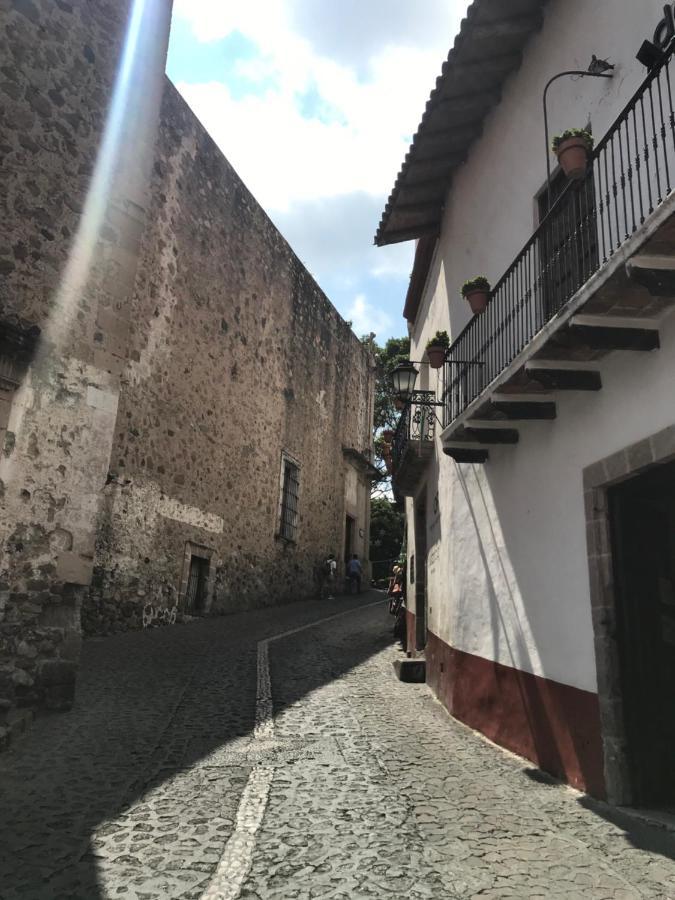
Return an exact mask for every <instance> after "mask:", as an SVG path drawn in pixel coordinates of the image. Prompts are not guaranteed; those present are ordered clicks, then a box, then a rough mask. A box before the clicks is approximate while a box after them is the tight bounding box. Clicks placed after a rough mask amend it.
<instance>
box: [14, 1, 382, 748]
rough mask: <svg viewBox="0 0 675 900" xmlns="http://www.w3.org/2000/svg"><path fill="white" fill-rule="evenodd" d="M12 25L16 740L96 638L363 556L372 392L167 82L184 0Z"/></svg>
mask: <svg viewBox="0 0 675 900" xmlns="http://www.w3.org/2000/svg"><path fill="white" fill-rule="evenodd" d="M0 9H2V18H1V19H0V153H2V155H3V169H4V172H6V173H8V177H3V179H2V180H1V181H0V197H2V200H3V204H4V208H5V210H6V215H5V216H4V217H2V218H0V438H2V441H3V448H2V451H1V453H0V746H1V745H2V743H3V742H4V741H5V739H6V736H7V728H8V726H11V725H12V724H15V723H16V722H17V721H19V722H20V721H21V720H22V718H24V714H23V713H22V712H21V710H22V709H24V710H25V709H31V708H36V707H47V708H61V709H63V708H67V707H68V706H69V705H70V704H71V703H72V700H73V693H74V684H75V672H76V667H77V659H78V655H79V646H80V641H81V633H82V631H83V630H84V632H85V633H106V632H110V631H115V630H120V629H129V628H141V627H144V626H147V625H150V624H156V623H164V622H167V623H170V622H174V621H179V620H180V619H181V618H182V617H183V615H184V614H186V613H194V612H196V611H198V612H199V613H200V614H202V613H209V612H213V613H222V612H228V611H231V610H235V609H241V608H247V607H250V606H254V605H260V604H273V603H280V602H283V601H285V600H289V599H292V598H301V597H306V596H308V595H310V594H312V593H313V592H314V591H315V590H316V581H315V575H316V568H317V564H318V563H319V561H320V560H323V559H324V558H325V556H326V555H327V553H329V552H331V551H333V552H335V553H336V554H337V555H338V558H342V556H343V552H344V540H345V516H346V515H349V516H351V517H352V519H353V523H354V524H353V531H354V534H355V537H354V549H355V550H356V551H357V552H359V553H360V554H361V555H362V556H364V555H365V554H366V548H367V546H368V544H367V541H368V515H369V509H368V491H367V485H368V472H369V470H368V462H367V456H368V453H369V450H370V444H371V433H370V422H371V421H372V402H373V401H372V391H373V382H372V372H371V360H370V358H369V356H368V354H367V353H366V352H365V350H364V349H363V347H362V346H361V344H360V342H359V341H358V340H357V338H356V337H355V335H354V334H353V333H352V332H351V330H350V328H349V326H348V325H347V323H345V322H344V321H343V320H342V319H341V318H340V316H339V315H338V313H337V312H336V311H335V309H334V308H333V307H332V306H331V304H330V303H329V302H328V300H327V298H326V297H325V296H324V295H323V293H322V292H321V291H320V289H319V288H318V286H317V285H316V284H315V282H314V281H313V280H312V278H311V277H310V276H309V274H308V273H307V271H306V270H305V269H304V267H303V266H302V264H301V263H300V262H299V260H298V259H297V257H296V256H295V255H294V254H293V252H292V250H291V249H290V247H289V246H288V244H287V243H286V242H285V241H284V239H283V238H282V236H281V235H280V234H279V233H278V231H277V230H276V229H275V228H274V226H273V225H272V223H271V222H270V221H269V219H268V218H267V216H266V215H265V213H264V212H263V210H262V209H261V208H260V206H259V205H258V204H257V203H256V201H255V200H254V199H253V197H252V196H251V194H250V193H249V192H248V191H247V189H246V188H245V187H244V185H243V184H242V183H241V181H240V180H239V178H238V177H237V175H236V174H235V173H234V171H233V170H232V168H231V167H230V166H229V164H228V163H227V161H226V160H225V159H224V157H223V156H222V154H221V153H220V151H219V150H218V149H217V148H216V147H215V145H214V144H213V142H212V141H211V139H210V138H209V137H208V135H207V134H206V133H205V131H204V129H203V128H202V127H201V126H200V125H199V123H198V122H197V120H196V119H195V117H194V115H193V114H192V113H191V112H190V110H189V109H188V107H187V106H186V105H185V103H184V102H183V101H182V100H181V99H180V97H179V96H178V94H177V93H176V91H175V90H174V88H173V87H172V86H171V85H170V84H169V83H168V82H167V81H166V78H165V76H164V62H165V54H166V45H167V42H168V30H169V21H170V12H171V3H170V0H159V2H153V3H148V4H135V5H134V6H133V7H132V6H130V4H129V3H128V2H127V0H124V2H122V0H115V2H112V0H68V2H66V0H0ZM130 9H133V10H135V15H136V16H140V18H132V19H131V20H130V22H128V21H127V14H128V12H129V10H130ZM127 29H128V33H129V34H131V35H132V38H133V39H130V40H128V41H126V42H125V40H124V35H125V30H127ZM125 47H126V48H127V51H126V52H128V48H130V47H136V48H137V55H136V57H135V58H129V57H127V58H126V63H127V64H128V65H129V66H131V78H130V79H129V81H128V83H129V84H130V85H132V86H133V89H132V90H131V91H129V92H128V93H126V94H125V93H124V92H123V91H121V90H120V87H119V85H117V82H116V73H117V71H118V70H119V68H120V60H121V59H122V56H123V54H124V53H125ZM116 85H117V86H116ZM158 123H159V130H158ZM129 148H133V152H131V153H130V152H128V150H129ZM355 451H357V452H355ZM364 452H365V456H364V455H359V454H364ZM282 454H286V456H287V457H288V458H291V459H293V460H295V461H296V462H297V464H298V465H299V467H300V497H299V506H298V520H297V525H298V527H297V534H296V535H295V540H294V541H287V540H284V539H282V538H280V537H279V536H278V532H279V503H280V490H281V473H282ZM347 473H352V474H350V475H349V477H348V474H347ZM354 482H356V486H357V487H356V491H355V490H354ZM191 573H192V578H191ZM188 597H193V598H194V597H196V598H197V599H198V601H199V602H197V601H196V600H194V599H193V601H192V602H190V601H189V600H188ZM196 607H198V609H197V608H196Z"/></svg>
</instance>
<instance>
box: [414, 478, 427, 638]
mask: <svg viewBox="0 0 675 900" xmlns="http://www.w3.org/2000/svg"><path fill="white" fill-rule="evenodd" d="M415 559H416V560H417V563H416V568H417V571H416V572H415V648H416V649H417V650H424V648H425V647H426V645H427V505H426V498H425V497H424V495H423V497H422V499H420V500H416V501H415Z"/></svg>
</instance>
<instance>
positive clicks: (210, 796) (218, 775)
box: [0, 595, 675, 900]
mask: <svg viewBox="0 0 675 900" xmlns="http://www.w3.org/2000/svg"><path fill="white" fill-rule="evenodd" d="M376 599H377V595H370V596H366V597H364V598H363V599H360V598H349V599H347V598H343V599H338V600H335V601H328V602H324V603H322V604H319V603H313V604H295V605H293V606H290V607H285V608H281V609H276V610H265V611H258V612H253V613H247V614H242V615H238V616H232V617H230V618H225V619H217V620H209V621H200V622H194V623H192V624H190V625H186V626H179V627H174V628H161V629H156V630H153V631H149V632H145V633H142V634H130V635H124V636H120V637H115V638H107V639H105V640H100V641H92V642H89V643H88V644H87V646H86V650H85V655H84V665H83V670H82V673H81V680H80V688H79V694H78V703H77V707H76V709H75V710H73V712H72V713H70V714H67V715H62V716H55V717H50V718H45V719H42V720H40V721H38V722H37V723H36V725H35V726H34V728H33V730H32V731H31V733H30V734H29V735H28V737H27V738H26V739H25V740H24V741H22V742H21V743H20V744H18V745H17V746H16V747H15V748H14V749H13V750H12V751H10V752H9V753H6V754H4V755H3V756H0V811H1V812H0V847H1V848H2V850H1V852H0V898H2V900H19V898H20V900H32V898H35V900H42V898H49V900H51V898H60V900H66V898H67V900H98V898H106V900H107V898H117V897H123V898H129V900H136V898H138V900H140V898H145V900H154V898H162V900H163V898H178V897H181V898H202V897H206V898H209V900H211V898H219V900H237V898H240V900H276V898H278V900H282V898H283V900H292V898H297V900H310V898H350V900H351V898H371V897H375V898H385V897H386V898H395V900H398V898H407V897H410V898H413V900H414V898H507V897H514V898H534V897H548V896H558V897H565V898H576V897H579V898H581V897H584V898H597V900H604V898H608V900H610V898H611V900H629V898H631V900H632V898H640V897H649V898H671V900H673V898H675V836H674V835H673V834H672V833H670V832H668V831H666V830H662V829H658V828H653V827H651V826H649V825H647V824H643V823H640V822H638V821H636V820H635V819H634V818H632V817H628V816H626V815H625V814H623V813H618V812H616V811H612V810H611V809H610V808H609V807H607V806H605V805H604V804H601V803H596V802H593V801H589V800H588V799H587V798H584V797H583V796H581V795H579V794H577V793H575V792H574V791H572V790H570V789H568V788H565V787H563V786H560V785H557V784H550V783H547V782H544V781H542V780H537V779H536V778H534V777H533V775H534V774H535V773H533V772H532V771H531V769H530V768H529V767H528V765H527V764H526V763H524V762H523V761H522V760H518V759H516V758H514V757H512V756H510V755H508V754H505V753H503V752H501V751H500V750H498V749H496V748H495V747H493V746H492V745H490V744H488V743H487V742H485V741H484V740H482V739H481V738H480V737H478V736H476V735H475V734H473V733H472V732H470V731H469V730H468V729H466V728H464V727H463V726H461V725H459V724H457V723H456V722H454V721H453V720H452V719H450V718H449V716H447V714H446V713H445V711H444V710H443V709H442V708H441V707H440V705H439V704H438V703H437V702H436V701H435V700H434V699H433V698H432V696H431V694H430V693H429V691H428V689H427V688H426V687H425V686H424V685H410V684H402V683H400V682H398V681H396V680H395V678H394V675H393V671H392V667H391V661H392V658H393V656H394V654H395V652H396V651H395V650H394V649H393V647H392V645H391V638H390V630H391V629H390V625H391V619H390V618H389V616H388V615H387V613H386V610H385V607H384V605H382V604H378V605H376V606H372V605H369V604H372V602H373V600H376ZM350 610H352V611H350ZM339 613H346V614H344V615H339V616H338V617H337V618H333V619H331V620H330V621H327V622H325V623H323V624H322V623H319V624H317V625H315V626H313V627H310V628H305V630H301V631H298V632H297V633H292V632H293V630H294V629H299V628H303V627H304V626H307V625H308V624H309V623H312V622H314V621H316V620H319V619H321V618H324V617H327V616H331V615H333V614H339ZM280 632H289V633H288V634H286V636H283V637H281V638H279V639H278V640H272V641H271V642H270V643H269V644H267V643H266V641H267V639H269V638H273V636H274V635H276V634H279V633H280ZM260 642H262V643H260ZM268 656H269V674H270V676H271V697H272V699H273V706H274V720H273V721H272V720H271V718H270V712H271V706H272V704H271V703H268V701H267V700H266V697H268V696H269V693H270V688H269V682H267V681H266V678H265V677H261V671H262V670H261V662H262V663H263V666H262V668H263V669H264V670H265V672H266V671H267V667H266V660H267V657H268ZM265 672H263V676H264V675H265ZM256 696H257V698H258V699H257V704H256ZM256 707H257V719H256Z"/></svg>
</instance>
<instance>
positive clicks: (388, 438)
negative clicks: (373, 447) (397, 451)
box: [382, 428, 394, 444]
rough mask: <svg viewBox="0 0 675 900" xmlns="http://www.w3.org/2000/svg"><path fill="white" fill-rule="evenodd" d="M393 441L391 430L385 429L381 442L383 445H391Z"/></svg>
mask: <svg viewBox="0 0 675 900" xmlns="http://www.w3.org/2000/svg"><path fill="white" fill-rule="evenodd" d="M393 439H394V432H393V431H392V430H391V428H385V429H384V431H383V432H382V440H383V441H384V443H385V444H391V442H392V441H393Z"/></svg>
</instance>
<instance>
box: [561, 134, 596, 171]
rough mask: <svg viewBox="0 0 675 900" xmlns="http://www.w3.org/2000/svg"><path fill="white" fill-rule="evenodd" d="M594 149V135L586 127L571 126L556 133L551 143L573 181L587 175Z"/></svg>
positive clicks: (564, 169) (563, 167) (562, 166)
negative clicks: (589, 160) (589, 158)
mask: <svg viewBox="0 0 675 900" xmlns="http://www.w3.org/2000/svg"><path fill="white" fill-rule="evenodd" d="M592 149H593V135H592V134H591V133H590V131H586V129H585V128H569V129H568V130H567V131H563V133H562V134H556V136H555V137H554V138H553V141H552V143H551V150H553V152H554V153H555V155H556V156H557V157H558V162H559V163H560V167H561V168H562V170H563V172H564V173H565V175H566V176H567V177H568V178H569V179H570V180H571V181H578V180H579V179H581V178H583V177H584V176H585V174H586V169H587V168H588V157H589V155H590V153H591V150H592Z"/></svg>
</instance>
